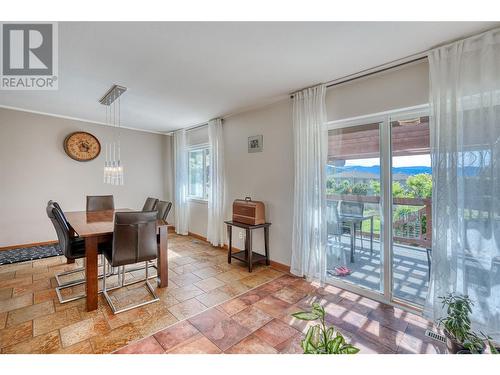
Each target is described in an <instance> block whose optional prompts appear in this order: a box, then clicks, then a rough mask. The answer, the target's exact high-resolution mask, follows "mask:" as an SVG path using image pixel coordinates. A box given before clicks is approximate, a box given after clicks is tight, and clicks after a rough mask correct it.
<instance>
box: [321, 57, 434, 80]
mask: <svg viewBox="0 0 500 375" xmlns="http://www.w3.org/2000/svg"><path fill="white" fill-rule="evenodd" d="M422 60H427V55H425V56H421V57H417V58H414V59H411V60H408V61H404V62H401V63H399V64H395V65H391V66H387V67H385V68H380V69H377V70H374V71H370V72H367V73H364V74H360V73H362V72H363V71H362V72H360V73H356V76H355V77H352V78H348V77H350V76H352V74H350V75H348V76H346V77H344V78H340V80H335V81H334V82H333V83H330V84H327V85H326V87H327V88H328V87H333V86H337V85H341V84H343V83H347V82H351V81H354V80H356V79H360V78H364V77H368V76H371V75H373V74H378V73H382V72H385V71H387V70H391V69H395V68H399V67H400V66H404V65H408V64H411V63H414V62H417V61H422ZM372 69H376V68H372ZM372 69H367V70H372ZM365 71H366V70H365ZM358 74H359V75H358Z"/></svg>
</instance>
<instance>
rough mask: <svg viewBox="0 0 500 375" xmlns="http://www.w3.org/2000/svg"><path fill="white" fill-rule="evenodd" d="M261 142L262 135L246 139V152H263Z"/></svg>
mask: <svg viewBox="0 0 500 375" xmlns="http://www.w3.org/2000/svg"><path fill="white" fill-rule="evenodd" d="M263 140H264V137H263V136H262V135H254V136H251V137H248V152H249V153H250V152H262V150H263Z"/></svg>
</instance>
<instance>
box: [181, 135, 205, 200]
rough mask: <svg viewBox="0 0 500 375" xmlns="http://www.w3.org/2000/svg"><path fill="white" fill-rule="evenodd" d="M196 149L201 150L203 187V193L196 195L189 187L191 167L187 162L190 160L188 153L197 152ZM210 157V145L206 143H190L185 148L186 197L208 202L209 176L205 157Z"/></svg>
mask: <svg viewBox="0 0 500 375" xmlns="http://www.w3.org/2000/svg"><path fill="white" fill-rule="evenodd" d="M197 151H203V161H202V164H203V174H202V175H203V181H202V188H203V195H202V196H201V197H200V196H197V195H193V194H191V191H190V188H191V167H190V164H189V160H190V155H191V152H197ZM209 157H210V146H209V145H208V144H197V145H192V146H189V147H188V149H187V162H188V195H187V198H188V199H189V200H192V201H200V202H208V191H209V186H208V183H209V181H208V180H209V176H208V172H207V171H206V170H207V159H208V158H209Z"/></svg>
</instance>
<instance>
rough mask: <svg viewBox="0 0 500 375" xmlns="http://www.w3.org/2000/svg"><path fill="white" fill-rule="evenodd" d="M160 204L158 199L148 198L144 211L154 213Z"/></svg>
mask: <svg viewBox="0 0 500 375" xmlns="http://www.w3.org/2000/svg"><path fill="white" fill-rule="evenodd" d="M157 204H158V199H156V198H151V197H148V198H147V199H146V202H144V206H143V207H142V210H143V211H154V210H156V205H157Z"/></svg>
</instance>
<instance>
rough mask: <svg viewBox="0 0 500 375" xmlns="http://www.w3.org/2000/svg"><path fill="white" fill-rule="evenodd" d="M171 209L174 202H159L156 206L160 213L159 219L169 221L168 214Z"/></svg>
mask: <svg viewBox="0 0 500 375" xmlns="http://www.w3.org/2000/svg"><path fill="white" fill-rule="evenodd" d="M171 208H172V202H166V201H158V204H157V205H156V211H158V216H157V219H158V220H165V221H167V217H168V213H169V212H170V209H171Z"/></svg>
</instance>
